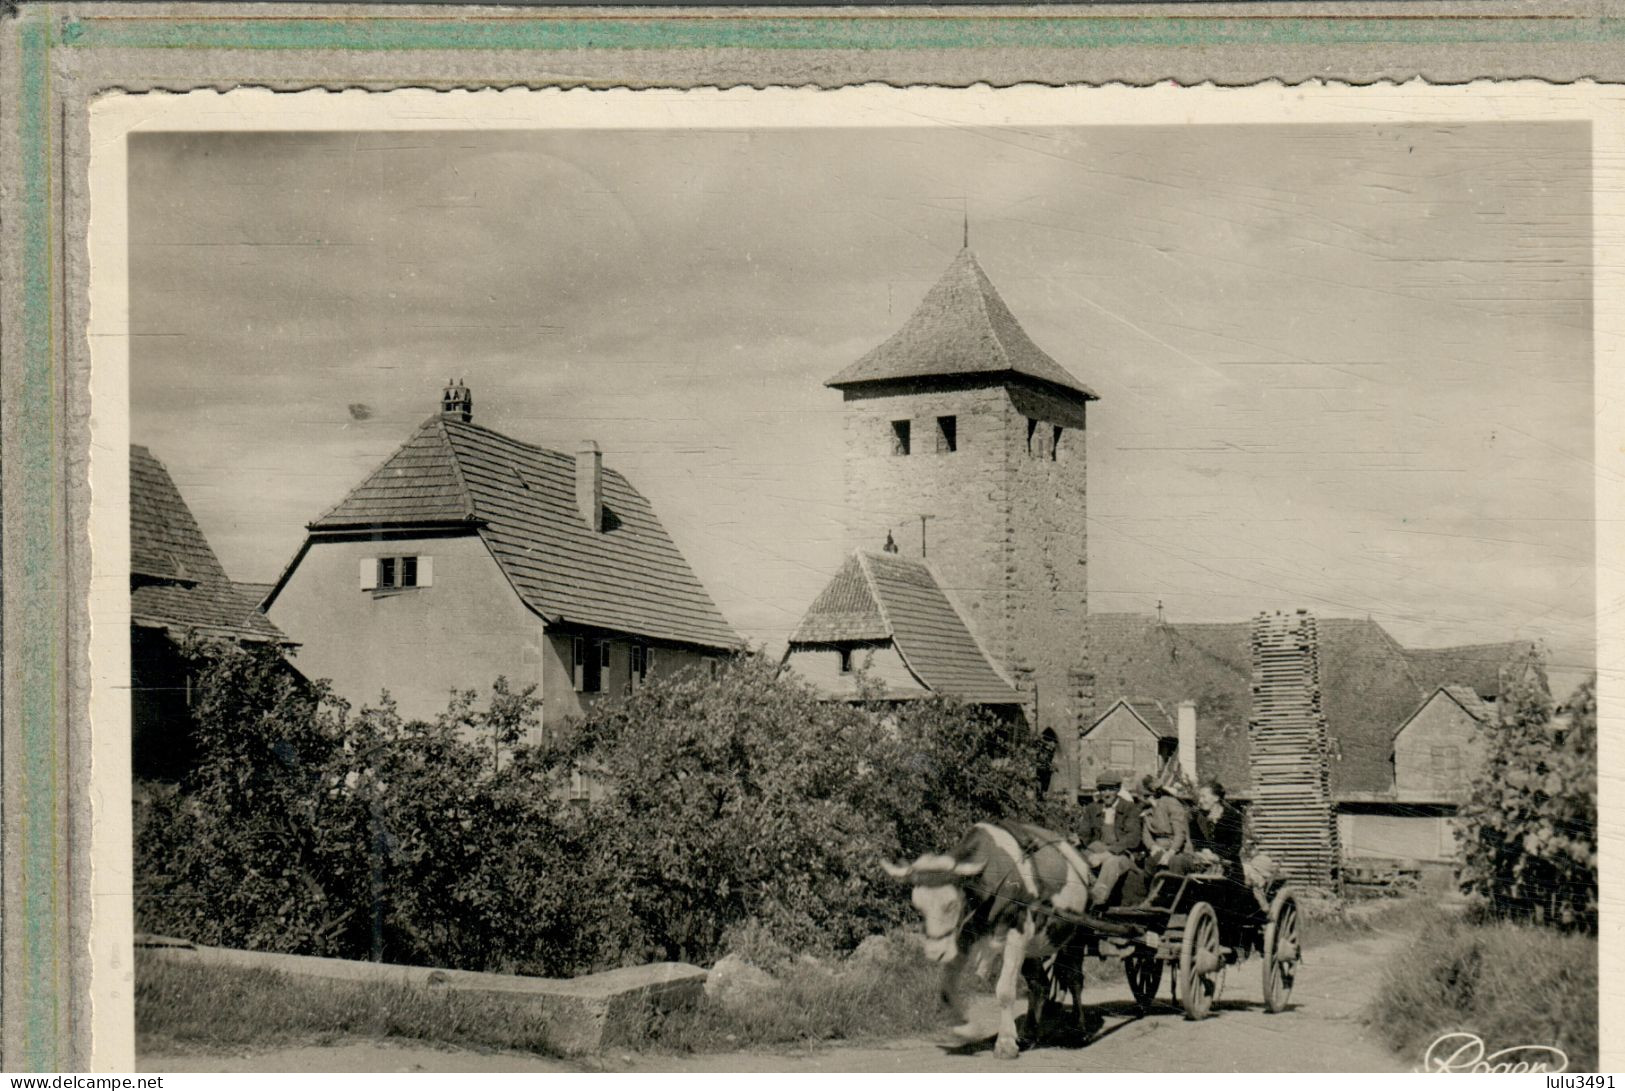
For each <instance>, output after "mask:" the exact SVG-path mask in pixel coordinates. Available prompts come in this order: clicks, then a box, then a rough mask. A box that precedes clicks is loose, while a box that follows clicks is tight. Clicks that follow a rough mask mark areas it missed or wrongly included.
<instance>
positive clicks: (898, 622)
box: [790, 551, 1021, 704]
mask: <svg viewBox="0 0 1625 1091" xmlns="http://www.w3.org/2000/svg"><path fill="white" fill-rule="evenodd" d="M881 640H890V641H891V643H892V644H893V646H895V647H896V648H897V651H898V654H900V655H901V656H902V657H903V662H904V663H905V664H907V666H908V669H909V670H910V671H911V672H913V674H914V676H915V677H916V678H918V679H919V680H920V682H921V683H922V684H923V685H925V686H926V687H927V688H928V689H930V690H931V691H932V692H934V693H940V694H944V695H946V696H950V697H956V698H958V699H960V700H962V701H970V702H973V703H977V704H1019V703H1020V701H1021V697H1020V695H1019V694H1018V693H1017V692H1016V691H1015V689H1013V688H1012V687H1011V686H1010V684H1009V683H1008V682H1006V681H1005V680H1004V679H1003V678H1001V677H1000V676H999V673H998V671H996V670H994V668H993V665H992V664H991V663H989V662H988V659H987V656H986V655H984V654H983V653H982V649H981V648H980V647H979V646H978V645H977V643H976V638H975V637H974V636H972V635H971V631H970V629H969V628H968V627H967V626H966V624H965V621H964V619H963V618H961V617H960V616H959V613H958V611H956V610H955V609H954V607H953V603H951V602H949V601H948V596H947V595H946V594H944V593H943V590H942V587H941V585H940V584H938V583H937V579H936V576H935V575H933V574H932V572H931V569H930V567H929V566H928V565H927V564H926V563H925V562H924V561H918V560H913V559H908V558H903V557H900V556H898V555H897V554H895V553H866V552H863V551H858V552H855V553H853V554H852V556H851V557H849V558H848V559H847V561H846V563H845V564H843V565H842V566H841V568H840V571H838V572H837V573H836V574H835V577H834V578H833V579H832V580H830V582H829V584H828V585H827V586H825V588H824V590H823V591H822V592H821V593H820V594H819V596H818V597H817V598H816V599H814V600H813V604H812V606H811V607H809V608H808V610H807V613H806V614H805V615H804V616H803V617H802V619H801V623H800V624H799V625H797V626H796V631H795V634H794V635H793V636H792V637H791V639H790V646H791V647H792V648H794V647H797V646H807V645H819V644H838V643H869V642H875V641H881Z"/></svg>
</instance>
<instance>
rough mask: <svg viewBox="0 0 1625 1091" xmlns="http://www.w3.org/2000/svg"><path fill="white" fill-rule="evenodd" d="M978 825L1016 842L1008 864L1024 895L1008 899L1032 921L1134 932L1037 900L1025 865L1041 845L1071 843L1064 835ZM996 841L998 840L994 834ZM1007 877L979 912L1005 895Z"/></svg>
mask: <svg viewBox="0 0 1625 1091" xmlns="http://www.w3.org/2000/svg"><path fill="white" fill-rule="evenodd" d="M981 825H984V826H986V827H988V828H989V829H990V830H998V831H999V832H1001V833H1003V834H1004V835H1005V836H1006V837H1008V838H1009V839H1010V840H1011V841H1012V842H1013V843H1014V844H1015V846H1016V848H1017V849H1018V851H1019V852H1020V856H1019V857H1016V858H1014V859H1012V860H1011V864H1012V865H1014V872H1015V874H1016V875H1017V876H1019V877H1020V878H1021V881H1022V885H1023V887H1025V888H1026V889H1025V890H1024V893H1025V895H1026V897H1025V898H1020V899H1016V898H1008V900H1010V901H1013V902H1016V903H1017V904H1018V905H1020V906H1021V907H1022V909H1023V910H1024V911H1025V912H1026V914H1027V915H1028V916H1029V917H1030V918H1032V920H1033V923H1034V924H1035V925H1039V926H1042V925H1043V924H1045V923H1046V922H1047V921H1049V920H1056V921H1060V922H1061V923H1063V924H1067V925H1072V926H1074V927H1082V928H1088V929H1090V930H1091V931H1094V932H1097V933H1099V934H1102V935H1109V936H1128V935H1133V934H1134V931H1135V930H1134V929H1133V928H1132V927H1129V926H1125V925H1122V924H1119V923H1117V922H1115V921H1108V920H1103V919H1101V918H1100V917H1096V916H1092V915H1090V914H1087V913H1069V912H1067V911H1066V910H1064V909H1061V908H1059V907H1057V906H1055V905H1051V904H1046V903H1042V902H1040V901H1039V900H1038V897H1039V890H1038V884H1037V882H1036V876H1034V877H1033V880H1032V881H1031V882H1029V879H1028V875H1029V872H1028V871H1027V868H1028V866H1029V865H1030V863H1031V861H1032V860H1033V859H1034V858H1035V857H1037V855H1038V854H1039V853H1040V852H1042V851H1043V850H1044V849H1047V848H1051V847H1052V846H1055V845H1067V846H1069V847H1073V846H1072V843H1071V842H1070V841H1068V840H1067V839H1066V838H1065V837H1061V836H1055V837H1051V838H1049V839H1048V840H1045V839H1043V838H1040V837H1036V836H1034V835H1033V832H1032V830H1033V827H1018V828H1012V827H1011V826H1010V825H1008V824H1006V823H1003V822H984V823H981ZM1045 832H1048V831H1045ZM995 843H997V839H996V838H995ZM1001 847H1003V846H1001ZM1005 851H1006V852H1008V851H1009V850H1008V849H1007V848H1006V850H1005ZM1067 866H1068V867H1071V864H1070V863H1069V864H1068V865H1067ZM1079 878H1080V879H1083V880H1085V881H1087V879H1088V875H1087V873H1085V874H1084V875H1080V876H1079ZM1009 881H1010V876H1009V875H1006V876H1005V877H1004V878H1002V879H1000V880H999V883H998V885H997V886H996V887H994V888H993V889H992V890H990V891H988V898H987V900H986V902H984V903H983V906H982V907H978V912H980V911H981V909H983V908H990V907H992V906H993V905H995V904H997V902H998V900H999V898H1001V897H1006V895H1005V893H1004V888H1005V886H1006V885H1008V883H1009ZM974 915H975V914H965V915H963V916H962V917H961V919H960V923H959V925H958V926H957V927H956V928H955V929H954V931H956V932H957V931H959V930H960V929H962V928H963V927H964V926H965V924H966V923H968V922H969V920H970V919H971V918H972V917H973V916H974ZM950 934H951V933H950ZM927 938H939V939H940V938H942V937H929V936H928V937H927Z"/></svg>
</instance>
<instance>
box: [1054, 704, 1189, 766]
mask: <svg viewBox="0 0 1625 1091" xmlns="http://www.w3.org/2000/svg"><path fill="white" fill-rule="evenodd" d="M1178 749H1179V731H1178V728H1177V727H1176V725H1175V723H1174V718H1173V716H1171V715H1169V713H1168V710H1167V709H1166V708H1164V707H1163V705H1162V702H1161V701H1158V700H1157V699H1156V698H1155V697H1119V698H1118V699H1117V700H1116V701H1114V702H1112V704H1111V705H1110V707H1108V708H1107V709H1106V711H1105V712H1103V713H1101V714H1100V715H1099V716H1098V717H1096V718H1095V721H1094V722H1093V723H1091V724H1090V725H1089V726H1088V727H1086V728H1084V731H1083V736H1082V738H1081V739H1080V740H1079V743H1078V757H1079V763H1080V766H1081V768H1080V770H1079V777H1078V782H1079V784H1080V785H1092V784H1094V783H1095V780H1096V779H1097V778H1098V777H1100V776H1101V775H1103V774H1106V773H1110V774H1113V775H1115V776H1119V777H1122V778H1123V780H1124V782H1125V783H1128V782H1132V781H1135V780H1139V779H1140V778H1142V777H1147V776H1152V777H1154V776H1156V775H1158V774H1159V773H1161V772H1162V770H1163V769H1164V768H1165V767H1166V766H1167V764H1168V762H1169V760H1170V759H1172V758H1174V757H1175V756H1176V754H1177V752H1178Z"/></svg>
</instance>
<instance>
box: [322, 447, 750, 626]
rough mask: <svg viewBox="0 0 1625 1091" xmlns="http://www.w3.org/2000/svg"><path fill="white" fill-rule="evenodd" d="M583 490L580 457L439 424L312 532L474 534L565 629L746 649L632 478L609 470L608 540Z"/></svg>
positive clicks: (534, 603)
mask: <svg viewBox="0 0 1625 1091" xmlns="http://www.w3.org/2000/svg"><path fill="white" fill-rule="evenodd" d="M575 490H576V478H575V459H574V457H572V456H570V455H565V454H560V453H559V452H557V451H549V450H546V449H544V448H541V447H536V446H533V445H531V444H528V443H522V442H520V441H519V440H516V439H511V438H509V437H507V436H504V435H502V434H500V433H498V432H493V431H491V430H490V429H489V428H483V427H481V426H479V425H477V424H471V423H467V422H464V421H460V420H455V419H447V418H442V417H434V418H431V419H430V420H428V421H426V422H425V423H424V424H423V426H422V427H420V428H419V429H418V430H417V432H416V433H414V434H413V436H412V437H411V438H410V439H409V440H407V441H406V443H405V444H403V445H402V446H401V448H400V449H399V450H398V451H396V452H395V454H394V455H392V456H391V457H390V458H389V459H388V460H387V461H386V462H385V463H384V464H383V466H381V467H379V469H378V470H376V471H375V472H374V473H373V474H372V475H371V476H369V477H368V478H367V479H366V480H365V481H363V482H362V483H361V484H360V485H359V486H357V487H356V488H355V489H354V490H352V491H351V493H350V495H348V496H346V497H345V498H344V499H343V500H342V501H341V502H339V504H337V505H336V506H335V507H333V508H332V509H331V510H329V511H328V512H327V513H326V514H325V515H323V516H322V517H321V518H319V519H317V520H316V521H315V522H314V523H312V524H311V525H310V529H311V531H312V532H314V533H316V534H322V533H326V532H331V531H341V530H354V529H365V528H377V527H395V528H401V527H408V526H434V525H444V524H447V523H450V524H462V525H468V526H471V527H474V528H477V530H478V532H479V534H480V535H481V537H482V538H484V540H485V542H486V544H487V546H488V547H489V548H490V550H491V553H492V555H493V556H494V557H495V558H496V560H497V563H498V564H500V565H501V566H502V569H503V571H504V572H505V573H506V574H507V576H508V579H509V580H510V581H511V582H512V584H513V586H514V588H515V589H516V590H517V591H518V592H519V594H520V596H521V597H522V598H523V599H524V600H525V602H526V603H527V604H529V606H530V607H531V608H532V609H533V610H535V611H536V612H537V613H539V614H541V615H542V616H543V617H545V618H547V619H548V620H549V621H551V622H554V623H555V624H557V623H561V622H562V623H565V624H574V625H583V626H591V627H596V628H603V629H611V630H615V631H617V632H627V633H634V634H637V635H640V636H647V637H652V638H655V639H662V640H671V641H676V642H679V643H686V644H696V645H699V646H702V647H709V648H734V647H738V646H739V644H740V640H739V637H738V635H737V634H735V633H734V631H733V629H732V628H730V627H729V625H728V623H727V622H726V621H725V620H723V617H722V614H721V612H720V611H718V610H717V607H716V604H715V603H713V602H712V601H711V596H710V595H709V594H707V593H706V590H705V588H704V587H703V586H702V585H701V584H700V581H699V579H698V578H697V577H696V576H695V575H694V572H693V570H692V569H691V568H690V567H689V565H688V561H687V560H685V559H684V558H683V555H682V554H681V553H679V552H678V550H677V546H676V544H675V543H674V542H673V541H672V540H671V536H670V535H668V534H667V533H666V529H665V528H664V527H663V526H661V524H660V520H659V519H658V518H657V517H656V516H655V513H654V509H653V508H652V507H651V506H650V505H649V501H648V500H646V499H644V497H643V496H642V495H641V494H639V493H638V491H637V490H636V489H634V488H633V487H632V486H631V484H630V483H629V482H628V481H627V480H626V478H624V477H622V476H621V475H620V474H619V473H616V472H615V471H614V470H610V469H607V468H606V469H604V470H603V506H604V529H603V530H599V531H595V530H593V529H592V528H590V527H589V526H588V525H587V524H586V521H585V520H583V519H582V517H581V514H580V509H579V508H578V507H577V505H576V491H575Z"/></svg>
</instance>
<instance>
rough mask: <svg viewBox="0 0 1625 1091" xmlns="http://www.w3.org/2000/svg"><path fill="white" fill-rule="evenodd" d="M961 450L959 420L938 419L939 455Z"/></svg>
mask: <svg viewBox="0 0 1625 1091" xmlns="http://www.w3.org/2000/svg"><path fill="white" fill-rule="evenodd" d="M957 450H959V418H957V417H938V418H937V454H939V455H946V454H951V453H953V452H954V451H957Z"/></svg>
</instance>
